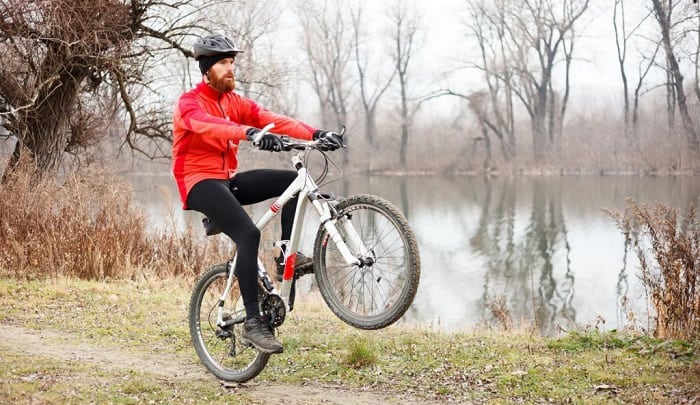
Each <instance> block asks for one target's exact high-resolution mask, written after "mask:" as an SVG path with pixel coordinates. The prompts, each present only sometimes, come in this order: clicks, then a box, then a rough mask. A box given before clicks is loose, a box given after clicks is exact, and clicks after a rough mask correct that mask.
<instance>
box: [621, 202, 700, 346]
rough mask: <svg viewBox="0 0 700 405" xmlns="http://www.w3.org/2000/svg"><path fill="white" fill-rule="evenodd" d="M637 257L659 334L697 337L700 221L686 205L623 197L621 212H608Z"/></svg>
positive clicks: (699, 324)
mask: <svg viewBox="0 0 700 405" xmlns="http://www.w3.org/2000/svg"><path fill="white" fill-rule="evenodd" d="M612 215H613V217H614V218H615V221H616V222H617V225H618V227H619V228H620V229H621V230H622V232H623V234H624V236H625V239H626V241H627V245H628V246H630V247H631V249H633V250H634V252H635V253H636V254H637V257H638V258H639V262H640V266H641V269H642V274H641V278H642V282H643V284H644V286H645V288H646V291H647V295H648V297H649V298H650V300H651V303H652V305H653V307H654V309H655V310H656V322H655V323H656V328H655V334H656V336H657V337H660V338H678V339H688V340H693V339H695V340H697V339H700V222H698V219H697V216H696V208H695V206H694V205H692V204H691V205H690V207H689V209H688V212H687V214H686V216H685V218H683V219H682V220H680V221H679V218H678V210H677V209H673V208H670V207H667V206H665V205H663V204H660V203H657V204H656V205H654V206H648V205H646V204H640V203H637V202H635V201H633V200H628V201H627V209H626V212H625V215H624V216H622V215H620V214H617V213H613V214H612Z"/></svg>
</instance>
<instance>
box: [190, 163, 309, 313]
mask: <svg viewBox="0 0 700 405" xmlns="http://www.w3.org/2000/svg"><path fill="white" fill-rule="evenodd" d="M296 176H297V173H296V172H295V171H292V170H274V169H260V170H250V171H247V172H241V173H237V174H236V175H235V176H234V177H233V178H232V179H231V180H213V179H210V180H202V181H200V182H199V183H197V184H195V185H194V187H192V189H191V190H190V193H189V194H188V196H187V206H188V208H189V209H193V210H195V211H199V212H201V213H202V214H204V215H206V216H207V217H208V218H209V220H210V221H212V222H213V223H214V224H215V225H216V226H217V227H218V228H219V229H221V231H222V232H223V233H225V234H226V235H228V237H229V238H231V239H232V240H233V242H234V243H235V244H236V247H237V249H238V258H237V259H236V268H235V269H234V272H235V274H236V276H237V277H238V283H239V286H240V288H241V295H242V296H243V304H244V305H245V308H246V318H247V319H251V318H252V317H254V316H258V315H259V314H260V310H259V308H258V290H257V289H258V281H257V274H258V271H257V268H258V260H257V258H258V246H259V245H260V231H259V230H258V228H257V227H256V226H255V223H254V222H253V220H252V219H251V218H250V216H249V215H248V214H247V213H246V212H245V210H243V205H248V204H254V203H258V202H261V201H264V200H267V199H269V198H272V197H278V196H280V195H281V194H282V193H283V192H284V190H285V189H286V188H287V187H288V186H289V184H291V182H292V181H294V178H295V177H296ZM296 203H297V199H296V198H293V199H292V200H290V201H289V202H288V203H287V204H286V205H285V206H284V208H282V240H288V239H289V237H290V236H291V232H292V222H293V221H294V211H295V210H296Z"/></svg>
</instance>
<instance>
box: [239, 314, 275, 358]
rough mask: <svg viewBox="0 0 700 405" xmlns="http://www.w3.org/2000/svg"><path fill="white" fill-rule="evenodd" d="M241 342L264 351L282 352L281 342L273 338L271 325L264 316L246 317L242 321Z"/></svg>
mask: <svg viewBox="0 0 700 405" xmlns="http://www.w3.org/2000/svg"><path fill="white" fill-rule="evenodd" d="M241 343H242V344H244V345H246V346H254V347H255V348H256V349H258V350H260V351H261V352H265V353H282V352H283V351H284V348H283V347H282V344H281V343H280V342H279V341H277V339H275V335H274V333H273V332H272V327H271V326H270V323H269V322H268V320H267V318H266V317H264V316H258V317H255V318H253V319H247V320H246V321H245V322H243V332H241Z"/></svg>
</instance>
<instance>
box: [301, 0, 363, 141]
mask: <svg viewBox="0 0 700 405" xmlns="http://www.w3.org/2000/svg"><path fill="white" fill-rule="evenodd" d="M343 4H344V2H342V1H340V0H333V1H332V2H331V1H329V0H314V1H300V2H299V3H298V14H299V18H300V19H301V22H302V29H303V47H304V51H305V52H306V57H307V60H308V63H309V67H310V70H311V79H310V84H311V86H312V88H313V90H314V92H315V93H316V95H317V96H318V100H319V104H320V108H321V122H322V124H323V126H324V127H325V128H337V127H338V126H340V125H344V124H346V123H347V121H348V110H349V107H350V97H351V92H350V86H351V80H350V79H349V71H348V69H349V68H348V64H349V63H350V60H351V58H352V30H351V29H350V28H349V27H348V21H346V18H345V15H346V11H345V10H344V9H343Z"/></svg>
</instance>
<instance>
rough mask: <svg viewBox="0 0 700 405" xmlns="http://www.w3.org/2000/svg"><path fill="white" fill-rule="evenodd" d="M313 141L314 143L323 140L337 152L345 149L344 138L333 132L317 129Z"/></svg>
mask: <svg viewBox="0 0 700 405" xmlns="http://www.w3.org/2000/svg"><path fill="white" fill-rule="evenodd" d="M313 139H314V141H316V140H321V142H323V143H325V144H326V146H328V148H329V149H331V150H336V149H338V148H342V147H343V137H342V136H341V135H340V134H337V133H335V132H333V131H323V130H320V129H317V130H316V131H314V135H313Z"/></svg>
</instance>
